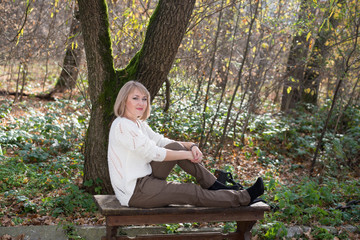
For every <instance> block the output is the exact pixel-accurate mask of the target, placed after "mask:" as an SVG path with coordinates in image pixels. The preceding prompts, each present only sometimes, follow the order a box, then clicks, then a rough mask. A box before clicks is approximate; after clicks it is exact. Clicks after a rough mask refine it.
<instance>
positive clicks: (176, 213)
mask: <svg viewBox="0 0 360 240" xmlns="http://www.w3.org/2000/svg"><path fill="white" fill-rule="evenodd" d="M94 199H95V202H96V204H97V206H98V208H99V211H100V212H101V214H103V215H104V216H105V217H106V226H107V236H106V237H103V239H127V237H126V236H117V237H115V236H116V230H117V228H118V227H119V226H126V225H145V224H165V223H181V222H227V221H236V222H237V231H236V232H234V233H229V234H226V235H224V234H222V233H211V234H204V233H202V234H200V233H194V234H180V235H179V234H174V235H166V234H165V235H151V236H149V235H147V236H139V237H137V238H139V239H142V238H148V239H149V238H151V239H184V238H186V239H195V238H196V239H209V236H211V237H212V238H211V239H224V238H226V239H250V238H251V233H250V230H251V229H252V227H253V225H254V224H255V223H256V221H257V220H261V219H263V218H264V212H265V211H269V210H270V207H269V206H268V205H267V204H265V203H262V202H258V203H255V204H253V205H251V206H241V207H235V208H230V207H226V208H222V207H194V206H191V205H171V206H168V207H160V208H132V207H126V206H121V205H120V203H119V201H118V200H117V199H116V197H115V195H95V196H94ZM185 235H186V236H185ZM179 236H180V237H179ZM213 237H214V238H213Z"/></svg>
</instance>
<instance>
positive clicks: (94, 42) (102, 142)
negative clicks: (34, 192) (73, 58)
mask: <svg viewBox="0 0 360 240" xmlns="http://www.w3.org/2000/svg"><path fill="white" fill-rule="evenodd" d="M78 4H79V12H80V22H81V30H82V34H83V37H84V47H85V52H86V60H87V66H88V81H89V95H90V101H91V104H92V109H91V117H90V123H89V127H88V130H87V134H86V140H85V165H84V183H85V186H87V187H88V190H90V191H91V192H95V188H96V187H99V186H100V187H101V188H102V189H101V190H102V191H103V192H107V193H110V192H112V188H111V185H110V184H109V183H110V178H109V173H108V167H107V141H108V131H109V120H108V118H107V117H108V115H107V111H106V110H107V107H106V106H105V105H106V104H107V102H106V101H104V97H103V94H104V89H105V85H106V84H108V83H109V82H114V81H116V74H115V69H114V65H113V56H112V50H111V38H110V32H109V31H110V30H109V20H108V13H107V5H106V2H105V1H104V0H79V1H78ZM91 183H92V184H91Z"/></svg>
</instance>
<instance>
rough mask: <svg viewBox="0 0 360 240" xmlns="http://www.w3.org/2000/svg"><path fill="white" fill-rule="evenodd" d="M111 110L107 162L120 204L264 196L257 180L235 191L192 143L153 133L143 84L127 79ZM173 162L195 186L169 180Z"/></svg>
mask: <svg viewBox="0 0 360 240" xmlns="http://www.w3.org/2000/svg"><path fill="white" fill-rule="evenodd" d="M114 113H115V115H116V116H117V118H116V119H115V120H114V122H113V123H112V125H111V129H110V134H109V148H108V164H109V171H110V179H111V184H112V186H113V189H114V192H115V195H116V197H117V199H118V200H119V201H120V203H121V205H124V206H130V207H148V208H150V207H163V206H167V205H169V204H190V205H195V206H206V207H237V206H240V205H248V204H249V203H251V202H252V201H254V200H255V199H256V198H257V197H258V196H260V195H262V194H263V192H264V185H263V181H262V179H261V178H258V180H257V181H256V183H255V184H254V185H253V186H251V187H250V188H248V189H246V190H239V191H237V190H233V189H232V188H231V187H228V186H225V185H223V184H222V183H220V182H218V181H217V180H216V178H215V176H214V175H213V174H212V173H210V172H209V171H208V170H206V169H205V168H204V166H203V165H202V164H201V160H202V158H203V154H202V152H201V151H200V149H199V148H198V146H197V145H196V144H194V143H191V142H176V141H173V140H170V139H168V138H165V137H163V136H162V135H160V134H158V133H156V132H154V131H153V130H152V129H151V128H150V127H149V126H148V125H147V124H146V122H145V120H146V119H147V118H148V117H149V115H150V94H149V92H148V90H147V89H146V88H145V87H144V86H143V85H142V84H141V83H139V82H136V81H129V82H127V83H126V84H125V85H124V86H123V87H122V88H121V89H120V91H119V94H118V96H117V99H116V102H115V105H114ZM175 164H178V165H179V166H180V167H181V168H182V169H183V170H184V171H186V172H187V173H188V174H191V175H192V176H194V177H195V178H196V181H197V183H198V184H199V185H197V184H194V183H181V184H180V183H172V182H167V181H166V178H167V176H168V175H169V173H170V171H171V170H172V168H173V167H174V166H175Z"/></svg>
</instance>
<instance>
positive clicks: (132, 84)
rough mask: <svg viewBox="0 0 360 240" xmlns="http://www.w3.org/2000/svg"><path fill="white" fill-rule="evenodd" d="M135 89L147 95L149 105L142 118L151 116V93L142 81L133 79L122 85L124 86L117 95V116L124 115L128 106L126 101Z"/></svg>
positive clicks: (115, 111) (115, 106)
mask: <svg viewBox="0 0 360 240" xmlns="http://www.w3.org/2000/svg"><path fill="white" fill-rule="evenodd" d="M134 89H138V90H139V91H140V92H141V93H142V94H144V95H146V96H147V106H146V109H145V111H144V114H143V115H142V116H141V117H140V119H141V120H146V119H147V118H148V117H149V116H150V110H151V106H150V93H149V91H148V90H147V89H146V87H145V86H144V85H143V84H142V83H140V82H138V81H133V80H131V81H129V82H127V83H125V84H124V86H122V88H121V89H120V91H119V93H118V95H117V98H116V101H115V104H114V114H115V115H116V116H117V117H123V116H124V114H125V108H126V101H127V99H128V97H129V95H130V93H131V92H132V91H133V90H134Z"/></svg>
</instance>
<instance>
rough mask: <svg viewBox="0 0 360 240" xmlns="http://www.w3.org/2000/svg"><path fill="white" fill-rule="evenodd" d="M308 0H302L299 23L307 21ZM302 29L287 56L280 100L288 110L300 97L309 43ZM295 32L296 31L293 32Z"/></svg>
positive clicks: (294, 105)
mask: <svg viewBox="0 0 360 240" xmlns="http://www.w3.org/2000/svg"><path fill="white" fill-rule="evenodd" d="M309 4H310V0H302V2H301V8H300V15H299V20H298V23H299V24H306V23H307V22H308V20H307V18H308V12H309V11H311V10H310V9H309V8H310V7H309ZM303 28H304V30H302V32H303V33H302V34H300V35H295V36H294V38H293V41H292V45H291V49H290V54H289V58H288V63H287V64H288V66H287V75H288V78H287V79H286V80H285V83H284V86H283V95H282V100H281V110H282V111H288V110H289V109H293V108H295V107H296V106H297V104H298V103H299V102H300V99H301V90H300V89H301V87H300V86H301V84H302V82H303V79H304V69H305V64H306V58H307V55H308V51H309V43H308V41H307V39H306V37H307V34H308V32H306V30H305V28H306V26H304V27H303ZM295 34H296V33H295Z"/></svg>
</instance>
